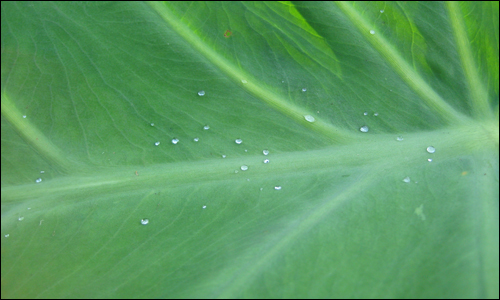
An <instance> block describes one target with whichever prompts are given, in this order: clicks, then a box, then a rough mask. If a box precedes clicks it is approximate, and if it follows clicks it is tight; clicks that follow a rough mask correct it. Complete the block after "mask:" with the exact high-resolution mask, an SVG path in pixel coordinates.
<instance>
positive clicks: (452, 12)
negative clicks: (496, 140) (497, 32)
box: [446, 1, 492, 119]
mask: <svg viewBox="0 0 500 300" xmlns="http://www.w3.org/2000/svg"><path fill="white" fill-rule="evenodd" d="M446 8H447V9H448V14H449V16H450V21H451V28H452V29H453V35H454V36H455V41H456V43H457V48H458V53H459V55H460V60H461V62H462V67H463V69H464V72H465V78H466V79H467V84H468V87H469V91H470V98H471V100H472V102H471V108H472V113H473V116H474V117H475V118H478V119H480V118H485V117H492V115H491V110H490V107H489V104H488V91H487V90H486V89H485V87H484V85H483V84H482V82H481V77H480V76H479V74H478V72H477V67H476V64H475V63H474V58H473V55H472V50H471V48H470V45H471V43H470V41H469V39H468V37H467V30H466V28H465V24H464V20H463V17H462V12H461V10H460V6H459V4H458V3H457V2H455V1H449V2H446Z"/></svg>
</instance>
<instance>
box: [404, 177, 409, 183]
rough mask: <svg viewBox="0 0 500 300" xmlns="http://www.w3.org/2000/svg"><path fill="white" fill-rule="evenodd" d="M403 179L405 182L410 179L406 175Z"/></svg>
mask: <svg viewBox="0 0 500 300" xmlns="http://www.w3.org/2000/svg"><path fill="white" fill-rule="evenodd" d="M403 181H404V182H406V183H409V182H410V181H411V180H410V177H408V176H406V177H405V178H403Z"/></svg>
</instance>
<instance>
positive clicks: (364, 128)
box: [359, 125, 369, 132]
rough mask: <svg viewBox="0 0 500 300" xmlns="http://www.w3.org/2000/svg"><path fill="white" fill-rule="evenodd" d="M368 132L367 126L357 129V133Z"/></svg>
mask: <svg viewBox="0 0 500 300" xmlns="http://www.w3.org/2000/svg"><path fill="white" fill-rule="evenodd" d="M368 130H369V129H368V126H366V125H365V126H361V128H360V129H359V131H361V132H368Z"/></svg>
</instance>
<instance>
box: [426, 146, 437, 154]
mask: <svg viewBox="0 0 500 300" xmlns="http://www.w3.org/2000/svg"><path fill="white" fill-rule="evenodd" d="M427 152H429V153H434V152H436V148H434V147H432V146H429V147H427Z"/></svg>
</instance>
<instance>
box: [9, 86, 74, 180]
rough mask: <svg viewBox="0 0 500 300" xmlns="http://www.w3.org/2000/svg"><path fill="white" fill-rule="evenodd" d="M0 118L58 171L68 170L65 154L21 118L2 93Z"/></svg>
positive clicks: (68, 165) (27, 119) (10, 101)
mask: <svg viewBox="0 0 500 300" xmlns="http://www.w3.org/2000/svg"><path fill="white" fill-rule="evenodd" d="M1 99H2V104H1V107H2V116H4V117H5V118H6V119H7V120H9V122H10V123H11V124H12V125H13V126H14V128H15V129H16V130H17V132H18V133H19V135H21V137H22V138H23V139H25V140H26V141H27V142H28V144H29V145H32V146H33V147H34V148H35V149H36V150H37V151H38V153H39V154H40V155H41V156H43V157H44V158H46V159H48V160H50V161H51V162H52V163H54V165H56V166H59V171H61V172H66V171H67V170H69V169H70V166H71V163H70V161H69V160H67V159H66V158H65V157H66V154H65V153H64V152H62V151H61V149H59V148H58V147H56V146H55V145H54V144H52V143H51V142H50V141H49V139H48V138H47V137H46V136H45V134H43V133H42V132H40V131H39V130H38V129H37V128H36V127H35V126H33V124H32V123H31V122H30V121H29V118H26V119H25V118H23V117H22V114H21V112H20V111H19V110H18V109H17V108H16V105H15V104H14V103H13V102H12V100H11V99H10V98H9V97H8V96H7V94H6V93H5V91H4V92H2V98H1Z"/></svg>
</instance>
